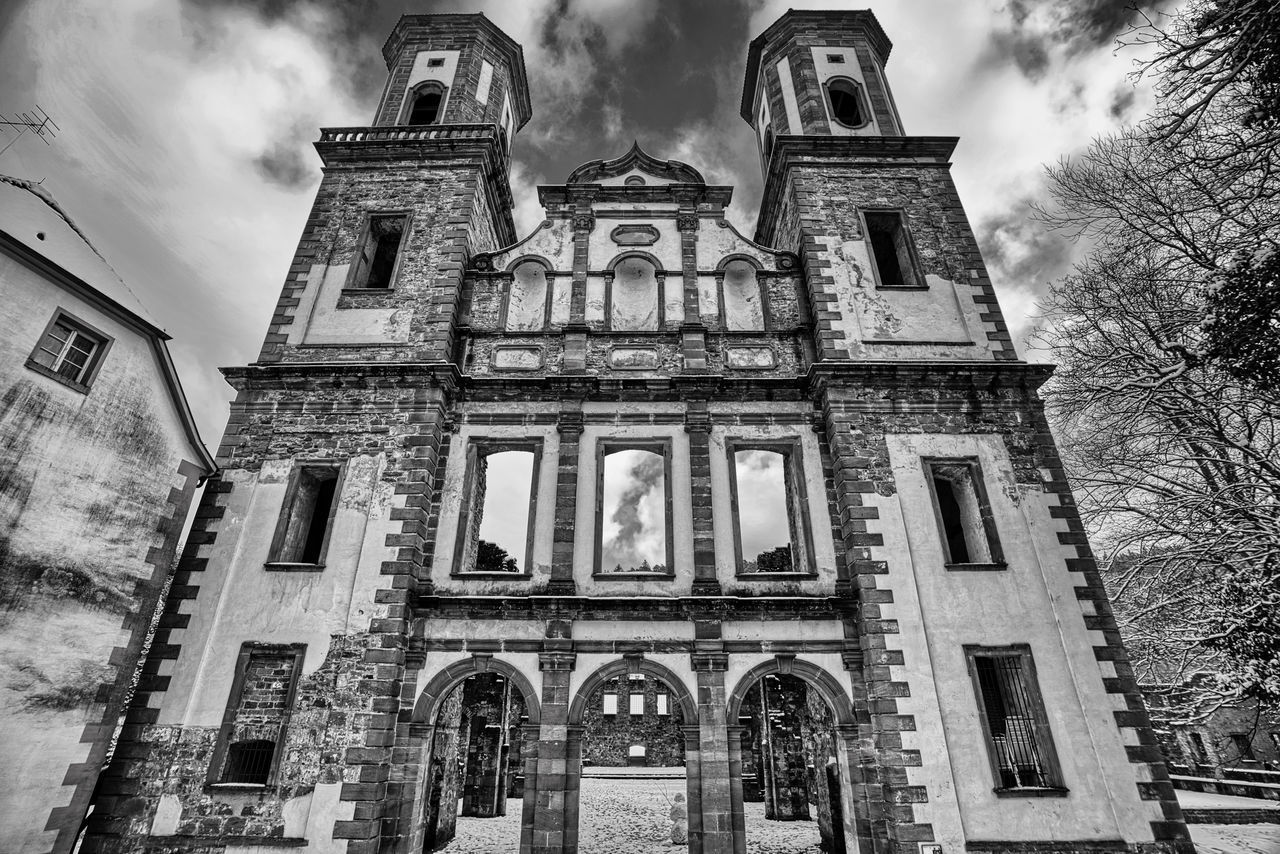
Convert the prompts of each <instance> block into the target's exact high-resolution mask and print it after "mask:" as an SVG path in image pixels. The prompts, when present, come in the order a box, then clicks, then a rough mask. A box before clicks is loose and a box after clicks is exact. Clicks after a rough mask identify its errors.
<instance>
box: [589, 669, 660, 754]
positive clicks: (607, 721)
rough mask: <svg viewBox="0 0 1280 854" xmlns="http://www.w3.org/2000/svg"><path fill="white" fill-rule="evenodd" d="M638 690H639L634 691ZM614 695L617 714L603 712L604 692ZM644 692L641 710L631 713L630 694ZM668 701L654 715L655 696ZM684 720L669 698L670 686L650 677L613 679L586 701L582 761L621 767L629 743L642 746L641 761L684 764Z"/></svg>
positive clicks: (656, 702)
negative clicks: (662, 711) (662, 712)
mask: <svg viewBox="0 0 1280 854" xmlns="http://www.w3.org/2000/svg"><path fill="white" fill-rule="evenodd" d="M637 689H640V690H637ZM606 693H611V694H616V695H617V697H618V713H617V714H616V715H606V714H605V713H604V694H606ZM632 694H643V695H644V713H643V714H639V715H633V714H631V695H632ZM659 694H664V695H666V697H667V702H668V703H669V705H668V709H669V712H668V714H665V715H660V714H658V695H659ZM684 723H685V721H684V720H683V718H682V716H681V713H680V709H679V707H678V706H676V705H675V703H674V701H673V700H672V697H671V689H670V688H668V687H666V686H665V685H663V684H662V683H661V682H658V681H656V680H654V679H644V680H632V679H614V680H611V681H609V682H608V683H606V684H605V685H603V686H601V688H600V689H599V690H597V691H595V692H594V693H593V694H592V695H591V697H590V698H589V699H588V700H587V714H586V718H585V719H584V721H583V727H584V729H583V734H582V761H583V763H584V764H590V765H607V766H625V765H628V764H630V763H629V761H628V760H629V753H628V749H629V748H630V747H631V746H632V745H641V746H642V747H644V748H645V758H644V764H645V765H647V766H650V767H659V768H673V767H677V766H680V765H683V764H684V733H683V732H682V731H681V729H680V728H681V726H683V725H684Z"/></svg>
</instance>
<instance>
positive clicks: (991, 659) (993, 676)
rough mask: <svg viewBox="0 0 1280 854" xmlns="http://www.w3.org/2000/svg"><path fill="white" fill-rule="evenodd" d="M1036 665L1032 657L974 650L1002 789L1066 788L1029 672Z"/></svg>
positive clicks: (976, 675)
mask: <svg viewBox="0 0 1280 854" xmlns="http://www.w3.org/2000/svg"><path fill="white" fill-rule="evenodd" d="M1030 661H1031V655H1030V653H1027V652H1011V653H1002V654H990V653H985V652H980V653H974V652H973V651H970V662H971V667H972V668H973V676H974V679H975V681H976V683H977V686H978V692H979V695H980V696H979V700H980V710H981V712H982V719H983V725H984V727H985V729H986V733H985V734H986V737H987V748H988V750H989V751H990V755H991V757H992V760H993V765H994V766H995V769H996V774H997V785H998V788H1001V789H1028V788H1030V789H1035V788H1055V787H1058V786H1060V785H1061V783H1060V781H1059V780H1058V779H1057V772H1056V757H1054V755H1053V746H1052V741H1051V739H1050V738H1049V729H1048V723H1047V721H1046V719H1045V714H1044V708H1043V704H1042V703H1041V701H1040V697H1039V692H1038V690H1037V688H1036V686H1035V685H1034V682H1033V680H1032V678H1031V676H1032V675H1031V673H1030V672H1029V670H1030Z"/></svg>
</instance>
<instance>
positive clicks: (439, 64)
mask: <svg viewBox="0 0 1280 854" xmlns="http://www.w3.org/2000/svg"><path fill="white" fill-rule="evenodd" d="M427 68H444V58H443V57H439V56H437V57H433V58H431V59H428V60H427Z"/></svg>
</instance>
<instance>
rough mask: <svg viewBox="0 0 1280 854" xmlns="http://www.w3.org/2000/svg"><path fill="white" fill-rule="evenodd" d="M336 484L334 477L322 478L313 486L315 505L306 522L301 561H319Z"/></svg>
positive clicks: (327, 528)
mask: <svg viewBox="0 0 1280 854" xmlns="http://www.w3.org/2000/svg"><path fill="white" fill-rule="evenodd" d="M337 485H338V479H337V478H336V477H332V478H329V479H327V480H322V481H320V482H319V483H317V484H316V487H315V490H316V492H315V496H316V497H315V505H314V507H313V509H312V511H311V519H310V521H309V522H308V524H307V539H306V542H305V544H304V545H303V547H302V558H301V560H302V562H303V563H319V562H320V552H321V550H322V549H323V548H324V535H325V533H326V532H327V531H328V530H329V511H330V510H331V509H333V493H334V489H335V488H336V487H337Z"/></svg>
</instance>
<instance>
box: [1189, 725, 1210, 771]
mask: <svg viewBox="0 0 1280 854" xmlns="http://www.w3.org/2000/svg"><path fill="white" fill-rule="evenodd" d="M1188 738H1189V739H1190V740H1191V758H1192V759H1194V760H1195V761H1196V763H1198V764H1200V765H1208V764H1209V749H1208V748H1207V747H1205V745H1204V736H1202V735H1201V734H1200V733H1198V732H1193V733H1191V734H1190V735H1189V736H1188Z"/></svg>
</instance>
